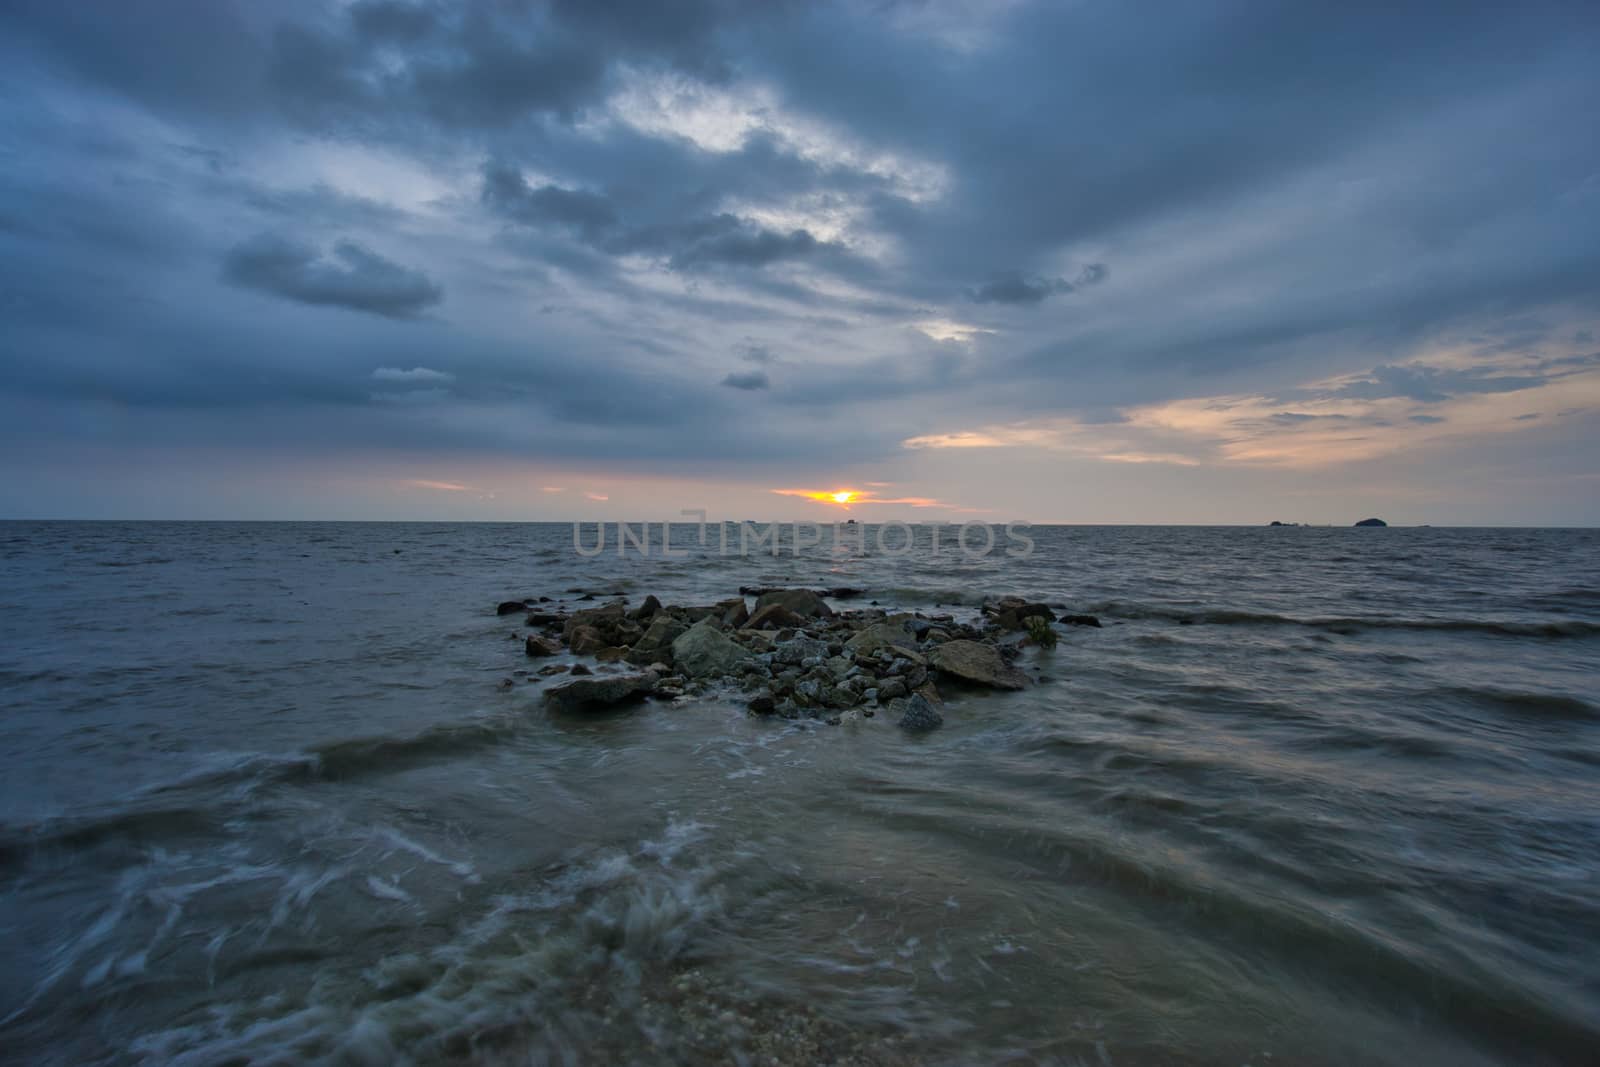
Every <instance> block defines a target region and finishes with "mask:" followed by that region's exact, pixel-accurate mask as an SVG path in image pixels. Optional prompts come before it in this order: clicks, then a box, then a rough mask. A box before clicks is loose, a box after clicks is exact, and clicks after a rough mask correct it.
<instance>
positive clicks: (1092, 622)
mask: <svg viewBox="0 0 1600 1067" xmlns="http://www.w3.org/2000/svg"><path fill="white" fill-rule="evenodd" d="M1056 621H1057V622H1060V623H1063V624H1065V625H1067V626H1094V627H1098V626H1099V625H1100V620H1099V619H1097V618H1095V617H1094V616H1093V615H1063V616H1061V618H1059V619H1057V620H1056Z"/></svg>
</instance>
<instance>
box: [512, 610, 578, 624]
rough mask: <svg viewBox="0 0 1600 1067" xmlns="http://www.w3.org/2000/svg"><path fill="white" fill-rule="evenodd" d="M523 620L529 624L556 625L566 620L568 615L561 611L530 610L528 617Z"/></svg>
mask: <svg viewBox="0 0 1600 1067" xmlns="http://www.w3.org/2000/svg"><path fill="white" fill-rule="evenodd" d="M523 621H525V622H526V623H527V624H528V625H529V626H555V625H557V624H558V623H564V622H566V621H567V616H566V613H565V612H561V611H530V612H528V617H527V618H526V619H525V620H523Z"/></svg>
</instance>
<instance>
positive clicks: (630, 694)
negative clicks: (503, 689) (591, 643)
mask: <svg viewBox="0 0 1600 1067" xmlns="http://www.w3.org/2000/svg"><path fill="white" fill-rule="evenodd" d="M574 673H576V672H574ZM655 684H656V676H655V675H654V674H652V673H650V672H649V671H643V672H641V673H638V674H606V675H595V676H592V677H588V678H580V679H575V680H573V681H570V682H563V683H562V684H561V685H558V686H553V687H552V688H550V689H546V690H545V692H544V699H545V702H546V703H548V704H553V705H555V706H557V707H558V708H560V709H562V710H565V711H582V710H585V709H589V708H599V707H609V706H612V705H616V704H622V703H625V702H627V701H630V700H636V699H638V698H639V697H641V696H644V695H645V694H646V693H648V692H649V691H650V690H651V689H653V688H655Z"/></svg>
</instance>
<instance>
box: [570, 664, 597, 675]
mask: <svg viewBox="0 0 1600 1067" xmlns="http://www.w3.org/2000/svg"><path fill="white" fill-rule="evenodd" d="M572 673H573V674H593V673H594V671H591V670H590V669H589V668H588V667H585V666H584V665H583V664H581V663H574V664H573V665H572Z"/></svg>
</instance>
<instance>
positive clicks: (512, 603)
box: [494, 600, 528, 615]
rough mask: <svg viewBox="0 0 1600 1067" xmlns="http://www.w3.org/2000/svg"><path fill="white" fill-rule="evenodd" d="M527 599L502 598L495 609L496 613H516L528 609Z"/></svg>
mask: <svg viewBox="0 0 1600 1067" xmlns="http://www.w3.org/2000/svg"><path fill="white" fill-rule="evenodd" d="M527 610H528V602H527V601H526V600H502V601H501V602H500V603H499V605H497V606H496V607H495V609H494V613H495V614H496V615H515V614H516V613H517V612H519V611H527Z"/></svg>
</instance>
